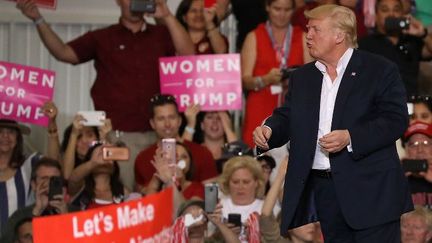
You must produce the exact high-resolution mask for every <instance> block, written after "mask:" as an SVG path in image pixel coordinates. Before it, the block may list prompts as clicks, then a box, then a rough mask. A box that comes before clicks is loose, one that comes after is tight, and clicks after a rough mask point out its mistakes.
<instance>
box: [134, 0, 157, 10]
mask: <svg viewBox="0 0 432 243" xmlns="http://www.w3.org/2000/svg"><path fill="white" fill-rule="evenodd" d="M130 11H131V12H141V13H154V12H156V2H155V0H132V1H131V4H130Z"/></svg>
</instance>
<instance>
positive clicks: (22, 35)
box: [0, 0, 238, 152]
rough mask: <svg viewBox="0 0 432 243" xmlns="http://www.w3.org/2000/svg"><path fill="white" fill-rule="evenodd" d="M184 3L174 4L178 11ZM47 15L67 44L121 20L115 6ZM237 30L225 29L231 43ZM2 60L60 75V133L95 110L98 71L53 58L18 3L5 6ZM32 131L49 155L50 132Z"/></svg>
mask: <svg viewBox="0 0 432 243" xmlns="http://www.w3.org/2000/svg"><path fill="white" fill-rule="evenodd" d="M179 1H180V0H168V4H169V5H170V8H171V9H172V11H173V9H175V7H174V6H175V5H176V2H179ZM41 12H42V14H43V15H44V16H45V19H46V20H47V22H49V23H50V24H51V26H52V27H53V29H54V31H55V32H56V33H57V34H58V35H59V36H60V37H61V38H62V39H63V40H64V41H68V40H71V39H74V38H75V37H77V36H80V35H82V34H83V33H85V32H87V31H89V30H92V29H97V28H101V27H103V26H106V25H108V24H112V23H116V22H117V21H118V18H119V16H120V12H119V10H118V7H117V5H116V3H115V0H58V4H57V9H56V10H55V11H53V10H45V9H42V10H41ZM234 24H235V23H234V19H233V18H231V19H230V20H229V21H226V23H224V24H223V27H222V31H223V33H225V34H226V35H227V36H228V38H229V41H230V43H234V39H235V34H233V33H235V31H234V29H235V27H234ZM228 33H230V35H228ZM233 48H234V44H231V49H233ZM0 60H2V61H8V62H14V63H19V64H24V65H30V66H36V67H40V68H44V69H49V70H54V71H55V72H56V85H55V91H54V102H55V103H56V104H57V106H58V107H59V110H60V114H59V116H58V119H57V123H58V125H59V131H60V132H62V131H63V130H64V128H65V127H66V126H67V125H68V124H69V123H70V122H71V121H72V118H73V116H74V114H75V113H76V112H77V111H79V110H89V109H93V104H92V101H91V98H90V87H91V86H92V83H93V80H94V77H95V71H94V69H93V66H92V62H89V63H86V64H81V65H77V66H73V65H69V64H64V63H61V62H58V61H57V60H55V59H54V58H52V57H51V56H50V54H49V53H48V51H47V50H46V49H45V47H44V46H43V45H42V43H41V41H40V39H39V36H38V35H37V32H36V29H35V27H34V26H33V24H32V23H31V22H30V21H29V20H28V19H26V18H25V17H23V16H22V14H21V12H20V11H19V10H18V9H16V8H15V3H14V2H8V1H4V0H0ZM237 127H238V119H237ZM31 128H32V134H31V136H30V138H29V141H30V143H31V145H33V146H34V147H35V149H37V150H38V151H41V152H43V151H45V148H46V143H47V142H46V140H47V139H46V138H47V134H46V130H45V128H42V127H38V126H31Z"/></svg>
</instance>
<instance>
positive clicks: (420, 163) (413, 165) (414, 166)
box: [402, 159, 428, 173]
mask: <svg viewBox="0 0 432 243" xmlns="http://www.w3.org/2000/svg"><path fill="white" fill-rule="evenodd" d="M402 169H403V170H404V171H405V172H412V173H419V172H426V171H427V170H428V162H427V160H425V159H419V160H417V159H404V160H402Z"/></svg>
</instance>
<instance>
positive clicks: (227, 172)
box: [219, 156, 265, 198]
mask: <svg viewBox="0 0 432 243" xmlns="http://www.w3.org/2000/svg"><path fill="white" fill-rule="evenodd" d="M238 169H247V170H249V172H250V173H251V174H252V176H253V177H254V179H255V180H256V181H257V184H258V186H257V189H256V190H255V197H256V198H262V197H263V196H264V190H265V184H264V175H263V172H262V168H261V164H260V163H258V161H257V160H255V159H254V158H252V157H250V156H237V157H233V158H231V159H229V160H228V161H227V162H226V163H225V164H224V166H223V171H222V174H221V176H220V177H219V185H220V189H221V191H222V192H223V193H224V194H226V195H229V194H230V190H229V182H230V180H231V176H232V175H233V174H234V172H235V171H237V170H238Z"/></svg>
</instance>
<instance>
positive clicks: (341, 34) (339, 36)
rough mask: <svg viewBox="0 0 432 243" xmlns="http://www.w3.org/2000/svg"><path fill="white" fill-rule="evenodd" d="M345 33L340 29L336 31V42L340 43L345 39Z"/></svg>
mask: <svg viewBox="0 0 432 243" xmlns="http://www.w3.org/2000/svg"><path fill="white" fill-rule="evenodd" d="M345 37H346V34H345V33H344V32H342V31H338V32H337V33H336V44H340V43H342V42H344V41H345Z"/></svg>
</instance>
